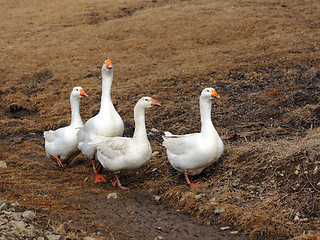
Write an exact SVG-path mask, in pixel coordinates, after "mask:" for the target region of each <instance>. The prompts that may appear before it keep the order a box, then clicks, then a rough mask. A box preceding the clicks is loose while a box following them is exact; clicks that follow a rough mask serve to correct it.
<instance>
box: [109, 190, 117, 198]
mask: <svg viewBox="0 0 320 240" xmlns="http://www.w3.org/2000/svg"><path fill="white" fill-rule="evenodd" d="M110 198H113V199H117V198H118V194H117V193H116V192H114V193H109V194H108V195H107V199H110Z"/></svg>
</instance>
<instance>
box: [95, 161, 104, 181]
mask: <svg viewBox="0 0 320 240" xmlns="http://www.w3.org/2000/svg"><path fill="white" fill-rule="evenodd" d="M94 163H95V159H92V167H93V171H94V182H95V183H99V182H106V180H107V176H106V175H103V174H101V172H102V169H103V168H102V165H101V164H100V163H99V166H98V165H97V167H96V166H95V164H94Z"/></svg>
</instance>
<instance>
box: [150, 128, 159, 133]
mask: <svg viewBox="0 0 320 240" xmlns="http://www.w3.org/2000/svg"><path fill="white" fill-rule="evenodd" d="M151 132H154V133H157V132H159V130H158V129H156V128H151Z"/></svg>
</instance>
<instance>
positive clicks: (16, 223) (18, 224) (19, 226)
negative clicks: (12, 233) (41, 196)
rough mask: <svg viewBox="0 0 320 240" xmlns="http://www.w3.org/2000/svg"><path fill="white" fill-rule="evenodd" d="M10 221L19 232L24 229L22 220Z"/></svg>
mask: <svg viewBox="0 0 320 240" xmlns="http://www.w3.org/2000/svg"><path fill="white" fill-rule="evenodd" d="M10 223H12V224H13V226H14V227H15V228H16V229H17V230H18V231H20V232H22V231H24V230H25V229H26V224H25V223H24V222H23V221H11V222H10Z"/></svg>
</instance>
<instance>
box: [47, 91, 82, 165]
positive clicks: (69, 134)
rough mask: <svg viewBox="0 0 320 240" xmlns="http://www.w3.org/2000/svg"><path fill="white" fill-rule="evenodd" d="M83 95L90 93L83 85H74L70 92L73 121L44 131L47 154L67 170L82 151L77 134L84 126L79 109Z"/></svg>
mask: <svg viewBox="0 0 320 240" xmlns="http://www.w3.org/2000/svg"><path fill="white" fill-rule="evenodd" d="M82 96H85V97H87V96H88V95H87V94H86V93H85V91H84V90H83V89H82V87H74V88H73V90H72V92H71V94H70V103H71V123H70V125H69V126H67V127H62V128H59V129H57V130H55V131H53V130H49V131H45V132H44V133H43V136H44V139H45V149H46V154H47V156H48V157H50V158H51V159H54V160H56V161H57V163H58V165H59V166H60V167H63V166H64V164H65V165H66V166H65V169H66V170H67V169H68V167H69V164H70V163H71V161H72V159H73V158H75V157H76V156H77V155H78V154H79V153H80V151H79V150H78V149H77V145H78V140H77V134H78V132H79V131H80V129H81V128H82V126H83V123H82V120H81V116H80V110H79V106H80V99H81V97H82Z"/></svg>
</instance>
